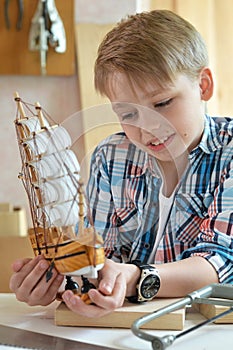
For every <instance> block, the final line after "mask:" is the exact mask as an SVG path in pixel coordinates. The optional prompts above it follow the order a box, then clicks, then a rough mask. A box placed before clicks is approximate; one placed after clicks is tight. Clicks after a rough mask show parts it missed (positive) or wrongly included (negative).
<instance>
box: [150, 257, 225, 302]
mask: <svg viewBox="0 0 233 350" xmlns="http://www.w3.org/2000/svg"><path fill="white" fill-rule="evenodd" d="M156 267H157V269H158V271H159V274H160V277H161V287H160V290H159V292H158V294H157V296H158V297H182V296H184V295H186V294H188V293H190V292H193V291H194V290H197V289H200V288H202V287H203V286H206V285H208V284H211V283H218V276H217V273H216V270H215V269H214V268H213V266H212V265H211V264H210V263H209V262H208V261H207V260H205V259H204V258H202V257H190V258H187V259H184V260H179V261H176V262H172V263H167V264H162V265H158V266H156Z"/></svg>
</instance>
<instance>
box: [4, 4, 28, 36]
mask: <svg viewBox="0 0 233 350" xmlns="http://www.w3.org/2000/svg"><path fill="white" fill-rule="evenodd" d="M17 3H18V19H17V23H16V29H17V30H20V29H21V28H22V24H23V11H24V6H23V0H17ZM9 4H10V0H5V2H4V17H5V22H6V27H7V29H10V27H11V24H10V17H9Z"/></svg>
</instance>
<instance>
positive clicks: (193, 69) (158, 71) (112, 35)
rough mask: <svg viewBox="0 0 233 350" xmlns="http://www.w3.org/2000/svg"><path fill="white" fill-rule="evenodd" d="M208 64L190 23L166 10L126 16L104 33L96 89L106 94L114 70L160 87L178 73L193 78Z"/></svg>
mask: <svg viewBox="0 0 233 350" xmlns="http://www.w3.org/2000/svg"><path fill="white" fill-rule="evenodd" d="M207 65H208V53H207V49H206V45H205V42H204V40H203V38H202V37H201V35H200V33H199V32H198V31H197V30H196V29H195V28H194V26H193V25H192V24H190V23H189V22H188V21H186V20H185V19H183V18H182V17H180V16H178V15H177V14H175V13H173V12H171V11H168V10H154V11H151V12H143V13H139V14H136V15H131V16H128V17H127V18H126V19H124V20H122V21H121V22H120V23H118V25H117V26H116V27H115V28H113V29H112V30H111V31H110V32H109V33H108V34H107V35H106V36H105V38H104V40H103V41H102V43H101V44H100V46H99V49H98V55H97V59H96V62H95V88H96V90H97V91H99V92H100V93H101V94H103V95H107V93H108V91H109V88H110V87H111V84H112V81H111V80H112V79H113V75H114V72H122V73H124V74H126V75H127V76H128V78H129V80H130V81H134V82H137V83H139V84H142V83H143V82H145V81H148V79H151V80H154V81H156V84H158V85H160V86H162V85H164V84H169V83H172V82H173V81H174V79H175V77H176V76H177V74H178V73H184V74H186V75H187V76H189V77H190V78H191V79H195V78H197V77H198V74H199V72H200V71H201V69H202V68H203V67H205V66H207Z"/></svg>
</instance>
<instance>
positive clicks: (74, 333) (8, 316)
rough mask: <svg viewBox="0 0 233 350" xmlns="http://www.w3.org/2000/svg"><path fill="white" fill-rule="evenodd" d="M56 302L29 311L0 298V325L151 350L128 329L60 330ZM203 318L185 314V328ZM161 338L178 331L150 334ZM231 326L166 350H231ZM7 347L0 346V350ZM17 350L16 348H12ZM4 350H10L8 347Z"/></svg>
mask: <svg viewBox="0 0 233 350" xmlns="http://www.w3.org/2000/svg"><path fill="white" fill-rule="evenodd" d="M57 306H58V303H57V302H54V303H53V304H51V305H49V306H47V307H41V306H34V307H30V306H28V305H26V304H24V303H21V302H18V301H17V300H16V298H15V296H14V294H11V293H9V294H8V293H2V294H0V323H1V324H3V325H6V326H12V327H16V328H20V329H25V330H31V331H34V332H38V333H43V334H48V335H53V336H59V337H62V338H66V339H72V340H78V341H81V342H84V343H88V344H96V345H102V346H108V347H110V348H115V349H122V350H151V349H152V346H151V343H150V342H147V341H144V340H141V339H139V338H138V337H136V336H135V335H134V334H133V333H132V332H131V330H130V329H117V328H92V327H63V326H56V325H55V323H54V312H55V309H56V307H57ZM204 319H205V318H204V317H203V316H202V315H200V314H199V313H197V312H194V311H193V310H189V311H187V314H186V321H185V328H189V327H190V326H193V325H195V324H197V323H199V322H200V321H202V320H204ZM150 332H153V334H156V335H159V336H162V335H167V334H176V333H179V332H177V331H150ZM232 347H233V325H232V324H231V325H219V324H211V325H207V326H205V327H203V328H201V329H199V330H197V331H194V332H192V333H190V334H188V335H186V336H184V337H181V338H180V339H179V340H176V341H175V342H174V344H173V345H172V346H170V347H168V349H171V350H176V349H179V350H187V349H189V350H219V349H224V350H225V349H226V350H227V349H232ZM4 349H6V347H4V346H1V345H0V350H4ZM14 349H17V348H14ZM7 350H10V348H8V347H7Z"/></svg>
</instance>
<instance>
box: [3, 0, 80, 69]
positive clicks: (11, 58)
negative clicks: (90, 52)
mask: <svg viewBox="0 0 233 350" xmlns="http://www.w3.org/2000/svg"><path fill="white" fill-rule="evenodd" d="M4 3H5V0H0V6H1V11H0V33H1V41H0V52H1V55H0V74H10V75H11V74H12V75H41V71H40V55H39V51H30V50H29V44H28V41H29V30H30V27H31V21H32V17H33V16H34V14H35V11H36V8H37V4H38V0H23V5H24V13H23V22H22V28H21V30H17V29H16V23H17V18H18V3H17V1H9V9H8V13H9V20H10V28H9V29H7V28H6V23H5V18H4ZM55 3H56V8H57V10H58V13H59V16H60V17H61V20H62V22H63V25H64V28H65V32H66V45H67V47H66V51H65V52H64V53H57V52H55V50H54V49H53V48H51V47H49V51H48V54H47V75H59V76H61V75H64V76H68V75H74V74H76V58H75V39H74V1H73V0H68V1H64V0H56V2H55Z"/></svg>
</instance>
